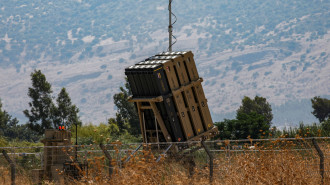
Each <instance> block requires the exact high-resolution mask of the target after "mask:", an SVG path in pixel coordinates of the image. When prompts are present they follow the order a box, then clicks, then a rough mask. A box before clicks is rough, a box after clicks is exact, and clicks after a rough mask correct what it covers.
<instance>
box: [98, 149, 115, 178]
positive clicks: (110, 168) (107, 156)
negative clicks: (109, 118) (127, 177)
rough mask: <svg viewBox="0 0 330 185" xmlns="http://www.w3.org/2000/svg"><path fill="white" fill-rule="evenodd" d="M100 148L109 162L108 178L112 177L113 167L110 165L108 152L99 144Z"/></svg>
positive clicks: (110, 160)
mask: <svg viewBox="0 0 330 185" xmlns="http://www.w3.org/2000/svg"><path fill="white" fill-rule="evenodd" d="M100 148H101V149H102V151H103V153H104V155H105V157H106V158H107V159H108V160H109V177H110V176H111V175H112V172H113V169H112V168H113V166H112V164H111V162H112V157H111V155H110V154H109V152H108V151H107V150H106V148H105V147H104V145H103V144H102V143H100Z"/></svg>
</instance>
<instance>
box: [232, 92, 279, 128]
mask: <svg viewBox="0 0 330 185" xmlns="http://www.w3.org/2000/svg"><path fill="white" fill-rule="evenodd" d="M252 112H255V113H257V114H260V115H262V116H264V119H265V122H266V123H267V124H268V125H269V126H270V125H271V124H272V120H273V114H272V108H271V106H270V104H269V103H268V102H267V100H266V98H264V97H259V96H255V98H254V100H252V99H250V98H249V97H247V96H244V98H243V99H242V105H241V106H240V107H239V109H238V110H237V115H239V114H241V113H245V114H250V113H252Z"/></svg>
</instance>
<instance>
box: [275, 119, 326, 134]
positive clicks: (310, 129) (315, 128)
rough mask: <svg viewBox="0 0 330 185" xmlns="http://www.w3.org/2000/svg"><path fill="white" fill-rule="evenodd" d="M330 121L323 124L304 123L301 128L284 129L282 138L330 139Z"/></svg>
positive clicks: (300, 125)
mask: <svg viewBox="0 0 330 185" xmlns="http://www.w3.org/2000/svg"><path fill="white" fill-rule="evenodd" d="M329 125H330V121H329V120H327V121H325V122H323V123H322V124H316V123H313V124H311V125H305V124H304V123H303V122H301V123H300V124H299V127H289V128H284V129H283V131H281V132H280V135H279V136H280V137H286V138H295V137H329V136H330V129H329V128H330V127H329Z"/></svg>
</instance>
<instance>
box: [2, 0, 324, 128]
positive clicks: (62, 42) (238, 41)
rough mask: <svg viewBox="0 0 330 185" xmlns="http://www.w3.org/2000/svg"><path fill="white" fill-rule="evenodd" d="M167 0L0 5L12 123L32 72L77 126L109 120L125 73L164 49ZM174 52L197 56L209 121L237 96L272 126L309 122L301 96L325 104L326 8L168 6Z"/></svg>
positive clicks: (230, 107) (225, 112)
mask: <svg viewBox="0 0 330 185" xmlns="http://www.w3.org/2000/svg"><path fill="white" fill-rule="evenodd" d="M167 3H168V1H167V0H162V1H152V0H144V1H142V0H139V1H104V0H100V1H92V0H64V1H44V0H38V1H33V2H31V1H27V0H20V1H4V2H1V3H0V20H1V21H0V79H1V83H0V98H1V99H2V101H3V104H4V108H5V109H6V110H7V111H8V112H9V113H11V114H13V115H14V116H16V117H18V118H19V119H20V120H25V118H24V116H23V114H22V110H24V109H26V108H28V101H29V98H28V97H27V95H26V94H27V89H28V87H29V86H30V84H31V82H30V76H29V75H30V73H31V72H32V71H33V70H34V69H35V68H37V69H41V70H42V72H43V73H44V74H45V75H46V77H47V79H48V81H49V82H51V83H52V85H53V90H54V96H55V94H57V93H58V92H59V90H60V88H61V87H66V88H67V89H68V92H69V93H70V96H71V98H72V100H73V103H75V104H76V105H77V106H78V107H79V108H80V110H81V114H80V115H81V118H82V120H83V121H84V122H93V123H99V122H101V121H103V122H104V121H105V120H106V118H109V117H111V116H114V115H115V112H116V108H115V107H114V104H113V100H112V96H113V95H114V94H115V93H116V92H118V90H119V87H120V86H121V85H123V83H124V68H125V67H127V66H129V65H131V64H133V63H136V62H138V61H140V60H142V59H144V58H147V57H148V56H151V55H154V54H156V53H159V52H161V51H164V50H166V49H167V42H168V38H167V35H168V34H167V24H168V12H167ZM172 9H173V12H174V13H175V15H176V16H177V17H178V21H177V22H176V24H175V25H174V35H175V36H176V37H177V43H176V44H175V45H174V50H178V51H181V50H191V51H193V53H194V54H195V60H196V62H197V65H198V70H199V73H200V76H202V77H203V78H204V89H205V93H206V96H207V98H208V100H209V104H210V108H211V111H212V115H213V118H214V120H215V121H221V120H222V119H223V118H231V117H232V116H233V114H234V113H235V110H236V109H237V108H238V107H239V105H240V101H241V99H242V98H243V96H250V97H252V96H255V95H261V96H264V97H266V98H267V100H268V101H269V102H271V103H272V106H273V110H274V112H273V113H274V123H275V124H276V125H279V126H284V125H288V124H297V123H298V122H299V121H304V122H312V121H315V119H314V118H313V116H312V114H310V112H311V104H310V101H309V99H310V98H312V97H313V96H317V95H320V96H323V97H330V93H329V92H330V83H329V80H330V74H329V71H330V63H329V62H330V59H329V52H330V44H329V42H330V32H329V30H330V18H329V17H330V11H329V10H330V2H329V1H325V0H313V1H311V0H300V1H285V0H275V1H272V0H266V1H257V0H243V1H228V0H225V1H213V0H203V1H202V0H194V1H193V0H185V1H183V0H174V2H173V8H172Z"/></svg>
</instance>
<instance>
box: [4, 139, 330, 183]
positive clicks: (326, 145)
mask: <svg viewBox="0 0 330 185" xmlns="http://www.w3.org/2000/svg"><path fill="white" fill-rule="evenodd" d="M204 147H206V150H205V148H204ZM54 148H56V149H57V150H48V149H54ZM0 151H1V154H0V184H15V182H16V183H17V184H21V183H23V182H24V183H28V184H33V183H34V182H35V181H34V180H35V179H36V178H38V177H36V176H38V175H40V174H38V173H35V169H44V168H45V166H50V167H49V169H46V171H47V170H48V171H50V173H51V174H53V175H49V179H46V180H49V181H52V180H56V179H61V178H60V177H61V176H63V175H65V174H71V178H66V179H65V180H67V181H72V182H74V181H76V180H85V181H91V180H92V181H93V180H97V179H95V178H97V177H99V178H101V177H102V178H108V179H111V174H113V173H115V172H116V171H117V172H118V170H121V169H125V167H126V166H129V165H132V164H137V163H139V162H141V161H143V162H152V163H154V165H157V163H159V162H162V163H171V162H177V163H178V164H180V165H181V166H182V168H180V169H182V170H186V173H188V174H189V176H194V175H196V173H197V171H203V170H204V171H206V173H204V176H205V175H206V174H207V175H208V178H210V180H211V181H213V180H219V181H221V179H224V177H229V176H233V177H235V175H234V174H237V173H239V174H246V175H248V176H251V173H256V172H259V171H262V173H266V172H269V173H273V172H272V171H275V172H274V173H276V171H278V168H282V169H283V168H285V167H288V168H289V169H290V168H292V167H296V168H295V169H292V170H293V171H290V170H288V171H286V173H295V172H296V173H298V172H297V171H294V170H297V169H299V170H300V171H299V173H301V174H302V173H303V174H306V178H307V177H310V176H313V177H314V178H317V179H319V181H320V182H321V184H327V183H329V182H330V181H329V179H330V137H321V138H278V139H245V140H213V141H204V142H180V143H148V144H144V143H132V144H122V143H120V142H117V143H112V144H100V145H97V144H91V145H78V146H75V145H72V146H56V147H52V146H45V147H1V148H0ZM47 152H48V153H47ZM47 157H48V158H51V159H52V160H50V161H51V162H49V160H48V159H47ZM210 159H211V160H210ZM54 161H60V163H56V164H55V163H54ZM295 161H298V162H297V163H296V162H295ZM68 162H69V163H70V164H69V165H65V163H68ZM75 162H76V163H75ZM45 163H48V164H45ZM265 164H267V165H265ZM272 164H274V165H272ZM278 164H280V165H278ZM70 165H71V167H70ZM288 165H291V166H288ZM75 168H76V169H78V170H75ZM133 168H134V166H133ZM70 170H72V171H77V172H76V173H75V174H73V173H71V172H70ZM136 170H139V167H136ZM54 174H55V175H54ZM77 176H79V178H77ZM236 176H237V175H236ZM243 176H244V175H243ZM246 178H248V177H246ZM304 178H305V177H304ZM231 180H232V181H238V180H237V179H231Z"/></svg>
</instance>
